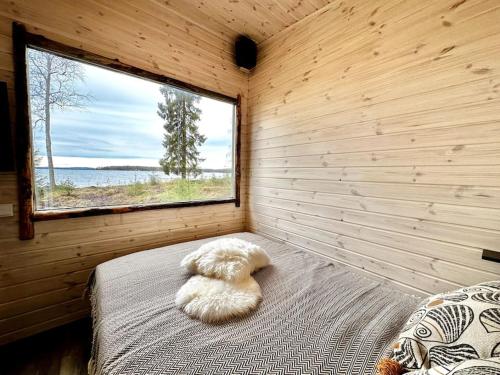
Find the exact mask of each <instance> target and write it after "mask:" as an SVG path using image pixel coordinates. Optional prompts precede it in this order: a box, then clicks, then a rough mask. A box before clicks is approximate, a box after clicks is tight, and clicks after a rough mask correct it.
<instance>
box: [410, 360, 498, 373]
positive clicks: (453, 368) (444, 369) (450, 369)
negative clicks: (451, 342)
mask: <svg viewBox="0 0 500 375" xmlns="http://www.w3.org/2000/svg"><path fill="white" fill-rule="evenodd" d="M479 374H482V375H500V357H496V358H488V359H469V360H467V361H464V362H460V363H455V364H453V365H448V366H437V367H433V368H431V369H429V370H418V371H412V372H407V373H406V374H405V375H479Z"/></svg>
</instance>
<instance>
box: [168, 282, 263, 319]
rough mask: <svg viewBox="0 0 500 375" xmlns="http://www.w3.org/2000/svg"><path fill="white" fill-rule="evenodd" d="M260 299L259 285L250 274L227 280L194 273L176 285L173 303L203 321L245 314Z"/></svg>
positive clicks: (253, 307)
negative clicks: (178, 287) (242, 278)
mask: <svg viewBox="0 0 500 375" xmlns="http://www.w3.org/2000/svg"><path fill="white" fill-rule="evenodd" d="M261 299H262V294H261V291H260V286H259V284H258V283H257V281H255V279H254V278H253V277H251V276H250V277H248V278H247V279H245V280H242V281H232V282H230V281H226V280H219V279H212V278H209V277H205V276H201V275H196V276H193V277H191V278H190V279H189V280H188V281H187V282H186V283H185V284H184V285H183V286H182V287H181V288H180V289H179V291H178V292H177V296H176V298H175V304H176V305H177V306H178V307H179V308H180V309H182V310H183V311H184V312H185V313H186V314H188V315H189V316H191V317H193V318H196V319H199V320H201V321H202V322H206V323H220V322H223V321H225V320H229V319H232V318H236V317H240V316H243V315H245V314H247V313H248V312H250V311H252V310H253V309H255V308H256V307H257V305H258V304H259V302H260V300H261Z"/></svg>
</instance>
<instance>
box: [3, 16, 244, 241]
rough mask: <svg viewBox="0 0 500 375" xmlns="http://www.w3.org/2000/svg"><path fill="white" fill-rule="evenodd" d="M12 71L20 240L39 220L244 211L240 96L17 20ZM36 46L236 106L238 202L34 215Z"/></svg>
mask: <svg viewBox="0 0 500 375" xmlns="http://www.w3.org/2000/svg"><path fill="white" fill-rule="evenodd" d="M12 35H13V50H14V65H15V66H14V68H15V97H16V123H17V127H16V142H15V143H16V164H17V175H18V200H19V238H20V239H21V240H28V239H33V238H34V235H35V230H34V222H35V221H40V220H56V219H67V218H76V217H86V216H95V215H108V214H121V213H126V212H135V211H145V210H157V209H166V208H179V207H193V206H206V205H213V204H228V203H234V204H235V206H236V207H240V179H241V171H240V168H241V161H240V153H241V139H240V137H241V96H240V95H238V96H237V97H236V98H233V97H231V96H227V95H224V94H221V93H218V92H215V91H211V90H207V89H204V88H201V87H198V86H195V85H191V84H189V83H185V82H182V81H179V80H177V79H174V78H170V77H167V76H164V75H160V74H157V73H153V72H149V71H146V70H143V69H140V68H137V67H134V66H131V65H127V64H124V63H122V62H121V61H119V60H118V59H110V58H107V57H103V56H100V55H97V54H94V53H91V52H87V51H84V50H81V49H78V48H74V47H70V46H67V45H64V44H62V43H59V42H56V41H52V40H49V39H47V38H45V37H44V36H42V35H37V34H32V33H29V32H27V31H26V28H25V27H24V25H22V24H20V23H17V22H14V23H13V25H12ZM28 47H33V48H35V49H38V50H43V51H47V52H50V53H53V54H56V55H60V56H61V57H65V58H69V59H74V60H76V61H79V62H84V63H87V64H92V65H95V66H99V67H103V68H107V69H111V70H114V71H117V72H121V73H125V74H128V75H131V76H135V77H139V78H144V79H147V80H150V81H155V82H158V83H162V84H167V85H170V86H173V87H176V88H179V89H182V90H186V91H189V92H192V93H193V94H198V95H203V96H205V97H208V98H211V99H217V100H221V101H224V102H227V103H231V104H233V105H235V108H236V123H235V124H233V126H234V131H233V132H234V133H233V150H234V158H235V160H234V198H227V199H212V200H199V201H187V202H172V203H153V204H144V205H123V206H105V207H89V208H70V209H60V210H47V211H36V210H35V206H34V188H33V155H32V134H31V119H30V108H29V97H28V82H27V75H28V71H27V61H26V54H27V48H28Z"/></svg>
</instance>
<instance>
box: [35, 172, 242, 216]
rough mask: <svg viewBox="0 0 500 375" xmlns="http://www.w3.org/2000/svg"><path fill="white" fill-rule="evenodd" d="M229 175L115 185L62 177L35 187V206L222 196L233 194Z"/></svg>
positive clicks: (86, 205)
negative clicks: (44, 186) (81, 182)
mask: <svg viewBox="0 0 500 375" xmlns="http://www.w3.org/2000/svg"><path fill="white" fill-rule="evenodd" d="M232 191H233V188H232V179H231V178H230V177H222V178H216V177H212V178H207V179H199V180H182V179H176V180H172V181H161V180H159V179H157V178H154V177H153V176H152V178H150V180H149V181H148V182H134V183H131V184H129V185H118V186H89V187H81V188H79V187H75V186H74V185H73V184H72V183H71V181H65V182H64V183H62V184H60V185H58V186H57V188H56V189H55V190H54V191H53V192H49V191H48V190H47V189H40V188H38V189H37V209H39V210H40V209H41V210H43V209H58V208H76V207H102V206H120V205H138V204H151V203H170V202H186V201H196V200H210V199H224V198H229V197H231V196H232V195H233V193H232Z"/></svg>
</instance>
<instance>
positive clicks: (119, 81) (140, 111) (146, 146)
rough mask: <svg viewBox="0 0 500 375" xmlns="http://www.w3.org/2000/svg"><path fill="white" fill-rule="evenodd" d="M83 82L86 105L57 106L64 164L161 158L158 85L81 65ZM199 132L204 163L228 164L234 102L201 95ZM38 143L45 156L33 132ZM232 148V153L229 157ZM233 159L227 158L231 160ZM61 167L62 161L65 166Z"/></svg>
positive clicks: (57, 152)
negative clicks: (73, 107) (62, 108)
mask: <svg viewBox="0 0 500 375" xmlns="http://www.w3.org/2000/svg"><path fill="white" fill-rule="evenodd" d="M82 65H84V67H85V75H86V78H85V82H83V83H79V84H78V88H79V90H80V91H81V92H84V93H89V94H90V95H91V96H92V100H91V102H90V103H89V104H88V105H87V106H86V108H85V109H84V110H66V111H60V110H56V109H55V110H53V112H52V114H51V115H52V131H51V135H52V149H53V155H54V156H55V158H54V159H55V160H56V166H57V165H58V164H57V161H60V162H63V163H64V166H66V167H67V166H71V165H68V164H67V163H68V162H71V161H72V160H73V161H74V162H75V163H77V164H75V166H85V165H84V164H85V162H86V161H87V162H88V163H89V165H88V166H95V165H94V164H95V162H96V160H99V161H100V162H108V163H110V164H109V165H121V164H116V163H115V162H114V160H115V161H116V160H120V162H125V161H127V160H128V161H131V160H133V161H134V162H137V163H148V164H139V165H151V163H158V160H159V159H160V158H161V157H162V156H163V153H164V148H163V146H162V141H163V134H164V130H163V123H162V119H161V118H160V117H159V116H158V115H157V113H156V111H157V104H158V102H161V101H163V96H162V95H161V93H160V91H159V88H160V87H161V85H160V84H157V83H154V82H151V81H147V80H144V79H140V78H136V77H132V76H128V75H126V74H123V73H118V72H114V71H110V70H106V69H103V68H99V67H95V66H91V65H87V64H82ZM199 108H200V109H201V111H202V115H201V120H200V121H199V124H198V126H199V131H200V133H202V134H204V135H205V136H206V137H207V141H206V142H205V144H204V145H203V146H201V147H200V153H201V157H202V158H204V159H205V161H204V162H203V163H202V165H203V167H205V168H223V167H227V166H228V165H227V164H228V163H229V164H230V160H231V152H230V150H231V145H232V138H233V134H232V131H233V129H232V124H233V116H234V107H233V105H231V104H228V103H224V102H220V101H216V100H213V99H208V98H202V99H201V100H200V102H199ZM34 138H35V145H36V147H37V149H38V150H39V151H40V155H41V156H44V155H45V140H44V139H45V135H44V132H43V131H35V132H34ZM228 153H229V157H228ZM228 160H229V162H228ZM61 166H62V165H61Z"/></svg>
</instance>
